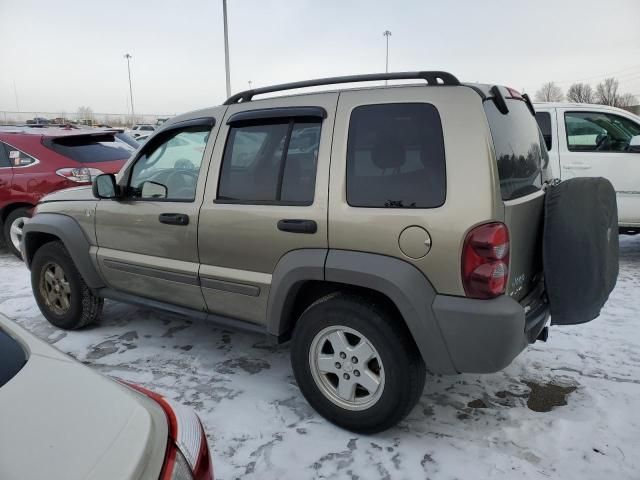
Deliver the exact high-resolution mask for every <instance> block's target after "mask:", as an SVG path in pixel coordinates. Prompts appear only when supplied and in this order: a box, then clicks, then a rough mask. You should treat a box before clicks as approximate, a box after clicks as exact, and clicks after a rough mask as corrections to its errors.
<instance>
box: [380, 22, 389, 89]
mask: <svg viewBox="0 0 640 480" xmlns="http://www.w3.org/2000/svg"><path fill="white" fill-rule="evenodd" d="M382 35H384V36H385V37H386V38H387V57H386V60H385V67H384V73H389V37H390V36H391V32H390V31H389V30H385V31H384V32H383V33H382ZM388 83H389V82H388V81H387V80H385V81H384V84H385V85H387V84H388Z"/></svg>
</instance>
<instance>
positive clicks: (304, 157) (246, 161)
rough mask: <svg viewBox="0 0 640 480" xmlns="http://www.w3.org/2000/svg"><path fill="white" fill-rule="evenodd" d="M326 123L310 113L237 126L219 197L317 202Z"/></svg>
mask: <svg viewBox="0 0 640 480" xmlns="http://www.w3.org/2000/svg"><path fill="white" fill-rule="evenodd" d="M320 129H321V123H320V122H319V121H318V120H317V119H309V120H306V119H304V118H296V119H295V120H274V121H270V122H268V123H260V124H256V122H255V121H253V122H250V123H246V124H239V125H234V126H232V127H231V129H230V130H229V137H228V139H227V144H226V146H225V151H224V157H223V159H222V169H221V172H220V182H219V186H218V198H217V200H218V201H220V202H238V203H250V204H251V203H266V204H287V205H311V204H312V203H313V197H314V193H315V185H316V166H317V160H318V148H319V145H320Z"/></svg>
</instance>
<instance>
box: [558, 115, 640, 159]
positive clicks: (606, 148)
mask: <svg viewBox="0 0 640 480" xmlns="http://www.w3.org/2000/svg"><path fill="white" fill-rule="evenodd" d="M564 120H565V125H566V130H567V146H568V148H569V151H571V152H626V151H628V149H629V144H630V142H631V138H633V137H634V136H636V135H640V125H638V124H637V123H635V122H633V121H631V120H629V119H628V118H625V117H621V116H619V115H614V114H611V113H602V112H567V113H565V115H564Z"/></svg>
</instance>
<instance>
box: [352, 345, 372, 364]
mask: <svg viewBox="0 0 640 480" xmlns="http://www.w3.org/2000/svg"><path fill="white" fill-rule="evenodd" d="M351 354H352V355H355V356H356V358H357V359H358V363H360V364H364V363H367V362H368V361H369V360H371V358H372V357H373V356H374V353H373V348H371V345H369V342H367V341H366V340H364V339H360V342H359V343H358V344H357V345H356V346H355V347H354V348H353V349H352V350H351Z"/></svg>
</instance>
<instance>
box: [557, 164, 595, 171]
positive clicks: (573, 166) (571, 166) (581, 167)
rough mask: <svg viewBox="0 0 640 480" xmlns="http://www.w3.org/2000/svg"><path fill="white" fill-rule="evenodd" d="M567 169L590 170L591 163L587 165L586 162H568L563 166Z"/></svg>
mask: <svg viewBox="0 0 640 480" xmlns="http://www.w3.org/2000/svg"><path fill="white" fill-rule="evenodd" d="M562 168H565V169H567V170H589V169H590V168H591V165H587V164H586V163H567V164H565V165H563V166H562Z"/></svg>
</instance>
